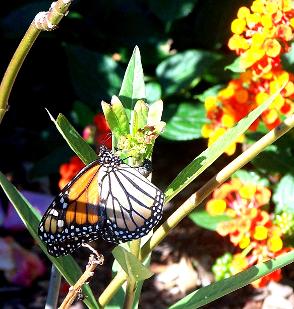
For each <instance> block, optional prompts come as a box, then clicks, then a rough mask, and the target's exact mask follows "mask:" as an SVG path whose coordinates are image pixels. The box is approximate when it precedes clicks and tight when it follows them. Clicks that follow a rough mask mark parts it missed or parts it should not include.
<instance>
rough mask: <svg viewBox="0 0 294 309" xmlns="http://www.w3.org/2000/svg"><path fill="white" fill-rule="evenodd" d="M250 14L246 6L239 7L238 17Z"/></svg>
mask: <svg viewBox="0 0 294 309" xmlns="http://www.w3.org/2000/svg"><path fill="white" fill-rule="evenodd" d="M249 14H250V10H249V9H248V8H247V7H246V6H242V7H240V9H239V10H238V13H237V16H238V18H246V16H248V15H249Z"/></svg>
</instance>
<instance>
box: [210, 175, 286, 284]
mask: <svg viewBox="0 0 294 309" xmlns="http://www.w3.org/2000/svg"><path fill="white" fill-rule="evenodd" d="M270 198H271V191H270V190H269V189H268V188H267V187H265V186H263V185H259V184H255V183H249V182H243V181H241V180H240V179H239V178H232V179H231V180H230V181H228V182H227V183H225V184H223V185H222V186H220V187H219V188H218V189H217V190H215V191H214V193H213V196H212V199H210V200H209V201H208V203H207V205H206V210H207V212H208V213H209V214H210V215H220V214H223V215H226V216H227V217H228V220H227V221H222V222H220V223H219V224H218V226H217V229H216V231H217V232H218V233H219V234H220V235H221V236H224V237H225V236H228V237H229V239H230V242H231V243H232V244H233V245H234V246H235V247H236V254H235V255H234V256H232V258H231V259H225V262H226V263H225V264H227V265H226V268H225V269H226V272H225V274H226V275H228V274H231V275H232V274H235V273H237V272H240V271H242V270H244V269H246V268H248V267H250V266H252V265H255V264H257V263H260V262H264V261H266V260H268V259H271V258H274V257H276V256H278V255H280V254H281V253H282V252H284V251H287V250H289V248H285V246H284V243H283V240H282V238H283V232H282V229H281V227H280V226H279V225H278V224H276V223H275V222H274V220H273V218H272V216H271V215H270V214H269V213H268V211H266V210H265V208H266V206H267V205H268V204H269V202H270ZM222 261H223V260H222ZM220 264H221V265H223V264H224V262H220V261H218V262H217V263H216V264H215V266H214V272H216V271H217V269H220V268H219V267H218V266H217V265H220ZM222 269H224V268H222ZM221 276H223V275H221ZM217 277H220V275H218V276H216V278H217ZM280 277H281V275H280V270H278V271H276V272H274V273H272V274H270V275H268V276H266V277H264V278H261V279H259V280H257V281H255V282H254V283H253V284H254V286H258V287H261V286H264V285H266V284H267V283H268V282H269V281H270V280H277V279H280Z"/></svg>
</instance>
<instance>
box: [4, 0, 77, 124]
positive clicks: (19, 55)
mask: <svg viewBox="0 0 294 309" xmlns="http://www.w3.org/2000/svg"><path fill="white" fill-rule="evenodd" d="M70 4H71V0H58V1H57V2H56V3H55V4H54V6H53V7H51V8H50V10H49V11H48V12H43V13H44V14H43V18H42V19H40V20H36V18H35V19H34V20H33V22H32V23H31V25H30V26H29V28H28V30H27V32H26V33H25V35H24V37H23V38H22V40H21V42H20V43H19V45H18V47H17V49H16V51H15V53H14V55H13V57H12V59H11V61H10V63H9V65H8V67H7V69H6V72H5V74H4V76H3V79H2V82H1V85H0V123H1V122H2V119H3V117H4V115H5V113H6V112H7V110H8V108H9V105H8V100H9V96H10V93H11V90H12V87H13V85H14V82H15V79H16V77H17V74H18V72H19V70H20V68H21V66H22V64H23V62H24V60H25V58H26V56H27V54H28V53H29V51H30V49H31V48H32V46H33V44H34V42H35V40H36V39H37V37H38V36H39V34H40V32H41V31H42V30H53V29H55V27H56V25H58V23H59V22H60V20H61V19H62V18H63V17H64V15H65V13H66V12H67V11H68V7H69V5H70Z"/></svg>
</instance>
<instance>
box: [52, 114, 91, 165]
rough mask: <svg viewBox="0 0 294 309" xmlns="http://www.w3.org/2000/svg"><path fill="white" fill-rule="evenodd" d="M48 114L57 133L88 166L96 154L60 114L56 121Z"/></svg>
mask: <svg viewBox="0 0 294 309" xmlns="http://www.w3.org/2000/svg"><path fill="white" fill-rule="evenodd" d="M47 112H48V111H47ZM48 114H49V116H50V119H51V120H52V121H53V122H54V124H55V125H56V128H57V129H58V131H59V132H60V133H61V135H62V136H63V138H64V139H65V140H66V142H67V144H68V145H69V147H70V148H71V149H72V150H73V151H74V152H75V153H76V154H77V155H78V156H79V157H80V159H81V160H82V161H83V162H84V163H85V164H89V163H91V162H93V161H94V160H96V159H97V154H96V153H95V151H94V150H93V149H92V148H91V147H90V146H89V145H88V144H87V143H86V142H85V141H84V140H83V138H82V137H81V136H80V135H79V133H78V132H77V131H76V130H75V128H74V127H73V126H72V125H71V124H70V123H69V121H68V120H67V119H66V118H65V117H64V116H63V115H62V114H59V115H58V117H57V119H56V120H55V119H54V118H53V117H52V116H51V114H50V113H49V112H48Z"/></svg>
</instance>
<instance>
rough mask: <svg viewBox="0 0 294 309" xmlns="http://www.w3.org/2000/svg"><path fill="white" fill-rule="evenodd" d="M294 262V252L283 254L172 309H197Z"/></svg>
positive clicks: (190, 295) (218, 283) (207, 287)
mask: <svg viewBox="0 0 294 309" xmlns="http://www.w3.org/2000/svg"><path fill="white" fill-rule="evenodd" d="M293 261H294V251H292V252H288V253H286V254H282V255H280V256H278V257H276V258H274V259H271V260H269V261H266V262H265V263H259V264H257V265H255V266H252V267H250V268H248V269H246V270H244V271H242V272H240V273H238V274H236V275H234V276H232V277H230V278H227V279H223V280H220V281H218V282H215V283H212V284H210V285H208V286H206V287H203V288H201V289H199V290H197V291H195V292H192V293H191V294H189V295H187V296H186V297H184V298H183V299H181V300H180V301H178V302H177V303H176V304H174V305H172V306H171V307H169V308H170V309H196V308H200V307H201V306H204V305H206V304H209V303H211V302H212V301H214V300H216V299H218V298H220V297H222V296H224V295H227V294H229V293H231V292H233V291H235V290H237V289H240V288H242V287H244V286H245V285H248V284H249V283H251V282H253V281H254V280H257V279H259V278H261V277H263V276H265V275H267V274H269V273H271V272H273V271H275V270H277V269H279V268H281V267H284V266H286V265H288V264H290V263H292V262H293Z"/></svg>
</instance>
